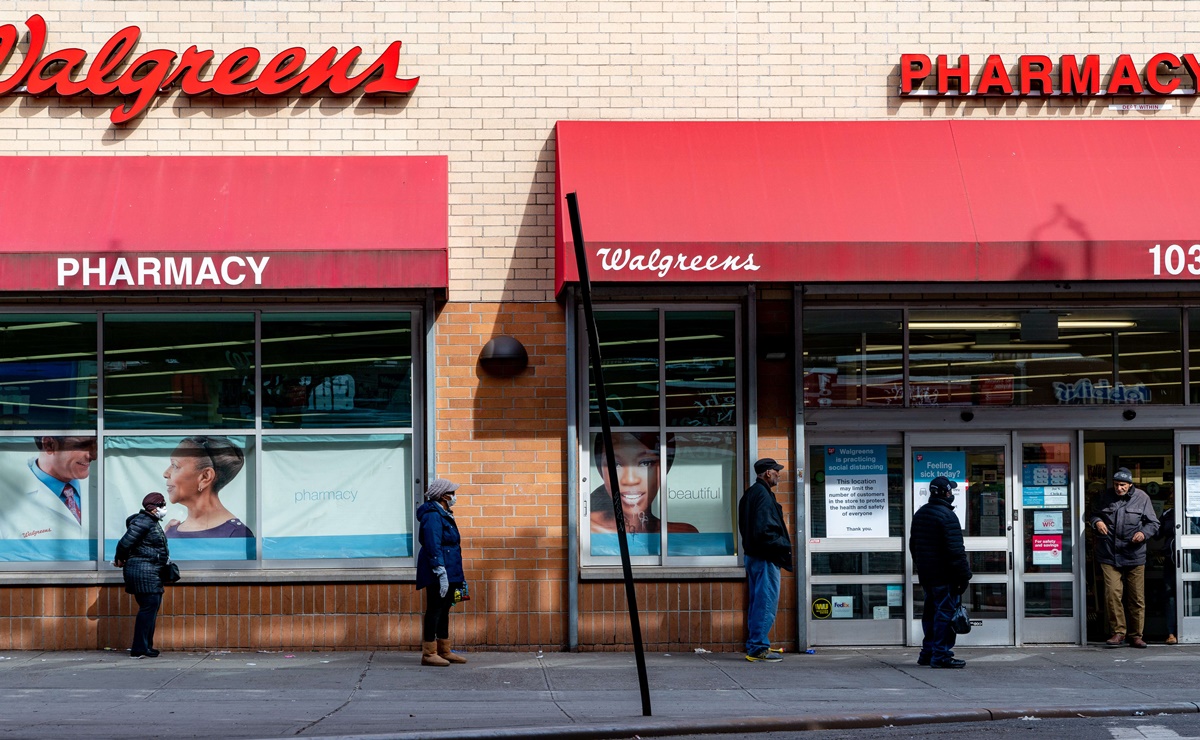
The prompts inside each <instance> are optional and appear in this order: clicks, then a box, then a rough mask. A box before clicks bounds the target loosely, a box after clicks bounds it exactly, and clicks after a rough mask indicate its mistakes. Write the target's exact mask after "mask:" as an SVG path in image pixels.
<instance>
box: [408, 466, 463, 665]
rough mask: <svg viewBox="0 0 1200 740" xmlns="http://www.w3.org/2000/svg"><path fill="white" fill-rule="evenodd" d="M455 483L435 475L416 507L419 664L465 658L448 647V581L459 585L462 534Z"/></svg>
mask: <svg viewBox="0 0 1200 740" xmlns="http://www.w3.org/2000/svg"><path fill="white" fill-rule="evenodd" d="M457 490H458V484H457V483H451V482H450V481H448V480H445V479H444V478H434V479H433V480H431V481H429V486H428V487H426V489H425V503H423V504H421V508H419V509H417V520H418V521H419V522H420V523H421V529H420V534H419V537H420V541H421V553H420V554H419V555H417V588H418V589H421V588H423V589H425V622H424V627H423V633H422V635H421V665H436V666H447V665H450V664H451V663H466V662H467V659H466V658H464V657H462V656H461V655H457V654H455V653H454V651H453V650H451V648H450V607H452V606H454V596H453V591H452V590H451V585H452V584H453V585H454V586H456V587H461V585H462V583H463V582H464V581H465V580H466V579H465V578H464V577H463V564H462V547H461V546H460V543H461V541H462V538H461V537H460V536H459V534H458V524H457V523H456V522H455V521H454V514H453V513H452V512H451V510H450V509H451V507H453V506H454V502H455V500H456V497H455V495H454V492H455V491H457Z"/></svg>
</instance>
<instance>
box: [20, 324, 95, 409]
mask: <svg viewBox="0 0 1200 740" xmlns="http://www.w3.org/2000/svg"><path fill="white" fill-rule="evenodd" d="M95 426H96V317H95V316H80V315H67V314H4V315H0V428H13V427H25V428H30V429H91V428H94V427H95Z"/></svg>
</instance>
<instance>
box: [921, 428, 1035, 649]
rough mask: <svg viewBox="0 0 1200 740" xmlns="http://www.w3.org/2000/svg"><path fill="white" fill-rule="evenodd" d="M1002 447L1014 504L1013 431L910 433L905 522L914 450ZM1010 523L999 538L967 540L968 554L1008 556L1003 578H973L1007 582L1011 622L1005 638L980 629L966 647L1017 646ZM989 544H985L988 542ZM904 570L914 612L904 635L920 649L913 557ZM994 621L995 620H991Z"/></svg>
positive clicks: (962, 641)
mask: <svg viewBox="0 0 1200 740" xmlns="http://www.w3.org/2000/svg"><path fill="white" fill-rule="evenodd" d="M997 446H1000V447H1003V448H1004V450H1005V455H1004V473H1003V475H1004V480H1005V488H1006V494H1007V496H1008V505H1011V504H1012V502H1013V498H1012V497H1013V496H1014V489H1013V467H1014V466H1013V435H1012V432H1007V433H1003V432H1001V433H994V432H991V433H989V432H958V433H955V434H946V433H944V432H941V433H939V432H910V433H907V434H905V435H904V483H905V487H906V490H905V496H904V521H905V523H906V524H909V523H911V522H912V516H913V513H914V511H913V496H912V490H913V465H912V459H913V457H912V456H913V450H914V449H922V450H924V449H937V448H939V447H997ZM1005 519H1006V520H1007V523H1006V529H1005V533H1004V534H1003V535H1000V536H998V537H964V542H965V544H966V548H967V552H997V551H1000V550H1005V551H1006V552H1007V553H1008V569H1007V572H1006V573H1005V574H1004V575H1003V576H999V575H992V574H976V576H975V577H974V578H973V579H972V582H973V583H1006V584H1007V585H1008V589H1007V591H1008V599H1007V610H1008V619H1007V623H1006V625H1005V627H1004V628H1003V629H1002V635H1003V637H1002V638H997V637H996V635H995V632H996V631H997V629H996V628H993V629H991V630H987V632H988V633H989V635H988V636H981V633H982V632H983V630H980V629H979V628H978V626H977V627H976V629H974V630H972V631H971V633H970V634H968V635H962V636H960V637H959V644H960V645H963V646H977V645H978V646H984V645H988V646H992V645H1005V646H1007V645H1014V644H1016V632H1015V628H1016V621H1017V620H1016V611H1015V604H1016V594H1015V591H1016V577H1015V574H1016V568H1015V561H1014V559H1013V557H1014V556H1013V522H1012V516H1011V515H1006V516H1005ZM985 541H986V542H985ZM904 562H905V568H904V591H905V600H906V602H907V603H910V604H913V610H912V611H910V612H909V613H908V614H907V615H906V616H907V619H908V624H907V625H906V629H905V634H906V635H907V636H908V645H909V646H913V647H915V646H917V645H920V644H921V637H922V630H921V620H920V618H919V617H917V616H914V615H915V613H916V602H915V601H914V600H913V595H914V594H913V592H914V589H913V586H914V585H916V584H915V578H916V575H915V573H914V572H913V564H912V558H911V557H906V558H905V560H904ZM988 621H993V620H988Z"/></svg>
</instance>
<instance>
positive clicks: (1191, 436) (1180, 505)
mask: <svg viewBox="0 0 1200 740" xmlns="http://www.w3.org/2000/svg"><path fill="white" fill-rule="evenodd" d="M1184 445H1200V431H1179V430H1176V431H1175V450H1174V454H1175V501H1174V506H1175V527H1176V529H1175V533H1176V536H1175V553H1174V557H1175V616H1176V620H1177V624H1178V625H1179V633H1178V634H1177V635H1176V637H1177V638H1178V639H1179V642H1181V643H1183V642H1190V643H1197V642H1200V616H1196V617H1189V616H1187V612H1186V610H1185V609H1184V602H1185V599H1184V596H1185V594H1184V586H1185V585H1186V584H1188V583H1191V584H1195V586H1196V587H1197V588H1200V572H1197V573H1194V574H1191V575H1193V577H1191V578H1188V577H1185V576H1184V562H1183V553H1184V552H1186V551H1188V550H1196V551H1198V552H1200V534H1187V533H1186V532H1187V530H1186V529H1184V526H1183V525H1184V523H1185V522H1187V520H1188V517H1187V515H1188V514H1189V513H1190V512H1188V510H1187V506H1186V504H1187V490H1186V486H1187V470H1186V467H1187V456H1186V455H1184V453H1183V447H1184ZM1196 513H1197V514H1200V512H1196ZM1181 514H1182V516H1181Z"/></svg>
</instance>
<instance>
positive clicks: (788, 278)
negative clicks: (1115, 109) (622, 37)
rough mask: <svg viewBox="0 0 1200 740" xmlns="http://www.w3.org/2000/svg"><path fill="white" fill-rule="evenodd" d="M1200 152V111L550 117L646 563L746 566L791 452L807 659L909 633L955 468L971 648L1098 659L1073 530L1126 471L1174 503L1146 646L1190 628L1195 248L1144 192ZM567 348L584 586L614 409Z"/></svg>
mask: <svg viewBox="0 0 1200 740" xmlns="http://www.w3.org/2000/svg"><path fill="white" fill-rule="evenodd" d="M1195 132H1196V127H1195V124H1194V123H1192V122H1185V121H1175V122H1166V121H1163V122H1158V121H1112V122H1104V121H1028V120H1026V121H957V120H956V121H922V122H795V123H783V122H762V123H734V122H729V123H719V122H696V123H652V122H645V123H610V122H564V123H560V124H559V127H558V134H559V150H558V151H559V161H558V165H559V186H558V187H559V191H560V194H566V193H570V192H574V193H576V194H577V197H578V199H579V202H580V209H581V216H582V224H583V230H584V234H585V239H586V246H587V255H588V259H589V271H590V273H591V275H592V278H593V280H594V281H595V282H596V283H597V295H598V296H601V297H604V298H605V299H606V300H607V303H606V304H605V305H602V306H601V309H600V311H599V313H598V323H599V324H600V328H601V336H602V341H603V342H604V345H605V350H604V351H605V361H606V363H608V364H609V365H611V367H612V370H611V372H612V375H611V377H608V378H607V380H608V382H609V384H610V387H615V389H614V390H610V392H609V401H610V406H611V408H610V413H611V414H612V418H613V419H614V420H615V421H614V424H616V425H617V428H618V430H619V431H618V437H620V436H621V433H623V434H624V435H625V437H626V438H627V441H628V444H627V445H626V446H627V447H628V448H629V449H630V450H632V449H634V447H635V445H634V444H633V443H634V442H635V441H636V442H638V443H639V444H640V445H641V447H642V448H645V450H643V451H642V455H643V457H645V456H649V457H650V458H651V459H652V461H653V462H655V463H657V464H656V465H654V466H653V467H652V471H653V475H654V476H657V479H656V480H655V481H654V485H655V486H656V488H655V490H657V491H665V492H666V493H665V495H662V494H661V493H660V494H659V495H658V496H657V497H656V498H654V499H653V500H654V503H653V504H652V509H651V511H650V513H649V516H652V517H653V523H657V524H658V526H656V527H653V528H652V530H651V531H650V532H649V533H647V534H635V535H634V540H635V543H636V541H637V540H638V538H639V537H640V538H642V539H646V540H647V544H644V545H643V546H642V547H641V548H640V550H636V552H637V553H638V554H640V555H641V557H640V558H635V560H634V562H635V563H638V564H640V565H641V566H642V568H643V569H644V571H645V572H647V573H650V572H652V571H653V570H654V569H659V570H661V571H662V572H664V573H672V572H678V571H679V570H681V569H687V568H700V567H706V568H709V569H711V570H710V575H712V576H714V577H719V576H720V575H721V573H722V570H721V568H722V567H724V566H726V565H728V564H730V563H736V553H737V552H740V547H739V545H738V543H737V542H736V540H737V535H736V532H737V528H736V521H735V519H734V517H735V514H736V501H737V498H738V496H739V495H740V492H741V490H742V489H743V488H744V487H745V486H746V484H747V483H748V479H749V478H750V475H749V474H748V472H747V469H746V467H747V466H746V464H745V461H747V460H752V459H755V458H756V457H758V456H766V455H770V456H773V457H776V458H778V459H781V460H782V459H784V458H785V456H786V458H787V462H788V469H787V471H786V472H785V476H789V477H790V478H791V479H792V481H791V482H792V483H793V485H794V487H795V488H794V490H795V491H796V495H795V498H794V499H791V497H789V496H788V495H787V494H786V492H785V493H784V495H783V496H782V498H783V501H784V504H785V506H789V504H790V512H789V513H790V516H791V517H792V521H793V523H794V531H795V533H796V536H795V539H796V542H797V544H798V547H797V553H798V555H797V560H798V562H797V575H796V577H795V582H794V588H795V590H794V592H793V593H792V594H791V598H792V599H794V612H793V613H794V615H795V620H796V628H797V632H798V635H799V642H800V643H801V644H802V645H828V644H909V645H912V644H919V641H920V613H919V607H920V604H921V602H922V593H921V589H920V586H919V585H918V584H917V583H916V578H915V574H914V572H913V570H912V563H911V560H910V559H909V557H908V555H907V532H908V522H909V521H910V519H911V516H912V513H913V512H914V511H915V510H916V509H917V508H919V507H920V506H921V504H922V503H924V501H925V500H926V498H927V496H928V493H927V490H926V487H927V484H928V481H929V480H931V479H932V478H934V477H936V476H938V475H947V476H948V477H952V478H953V479H954V480H956V481H958V483H959V487H960V490H961V491H962V495H960V496H959V497H958V498H959V502H958V505H957V511H958V514H959V517H960V521H961V524H962V526H963V530H964V534H965V536H966V543H967V549H968V551H969V554H970V558H971V562H972V566H973V569H974V572H975V574H976V577H975V579H974V581H973V582H972V585H971V589H970V590H969V592H968V594H967V595H966V599H967V602H968V605H969V607H970V608H971V610H972V615H973V617H974V618H975V619H976V622H977V626H976V629H975V630H974V631H972V633H971V634H970V636H969V638H965V639H964V642H969V643H970V644H980V645H1011V644H1034V643H1071V642H1075V643H1081V642H1086V641H1087V640H1089V639H1100V640H1103V639H1104V638H1105V637H1107V634H1105V626H1104V625H1105V621H1104V613H1103V610H1104V606H1103V595H1102V587H1103V584H1102V582H1101V581H1100V580H1098V577H1097V573H1098V564H1096V563H1095V562H1094V561H1093V559H1092V548H1091V542H1090V539H1089V538H1090V536H1091V535H1090V533H1088V532H1087V531H1086V529H1087V528H1086V527H1085V526H1084V512H1085V511H1086V510H1087V508H1088V506H1089V503H1090V501H1091V500H1092V498H1093V497H1094V496H1095V495H1096V494H1098V493H1099V492H1100V491H1102V490H1103V488H1104V487H1106V486H1107V485H1108V483H1107V480H1108V475H1109V474H1110V473H1111V472H1112V471H1114V470H1116V468H1117V467H1129V468H1130V469H1131V470H1134V471H1135V476H1136V478H1137V481H1138V485H1139V486H1140V487H1142V488H1143V489H1144V490H1147V492H1148V493H1150V495H1151V498H1152V500H1153V501H1154V502H1155V507H1156V509H1157V511H1158V513H1159V514H1160V515H1163V516H1165V515H1167V514H1169V513H1172V512H1174V511H1178V512H1180V513H1179V515H1177V516H1175V521H1176V522H1177V523H1178V530H1177V534H1178V535H1179V536H1178V537H1165V536H1164V537H1163V538H1161V539H1160V540H1156V541H1155V542H1153V543H1152V545H1151V557H1150V567H1149V568H1148V571H1150V574H1149V575H1148V593H1149V597H1148V598H1149V600H1150V602H1151V603H1150V606H1149V612H1148V613H1149V623H1148V624H1149V626H1148V628H1147V629H1148V632H1147V635H1148V636H1149V637H1151V638H1154V639H1159V640H1164V639H1165V638H1166V637H1167V635H1168V634H1178V635H1179V637H1180V639H1181V640H1185V641H1186V640H1197V639H1200V634H1198V630H1197V628H1196V624H1198V623H1200V601H1197V598H1196V595H1197V594H1200V583H1198V582H1197V580H1196V579H1197V578H1200V574H1197V573H1193V568H1192V565H1191V560H1192V554H1191V553H1192V550H1193V549H1194V548H1196V547H1197V546H1200V540H1198V539H1197V538H1196V536H1195V535H1193V532H1198V533H1200V508H1197V509H1192V508H1188V495H1189V491H1190V492H1191V495H1193V497H1194V496H1195V495H1196V494H1197V492H1198V491H1200V488H1197V486H1196V485H1195V482H1194V481H1192V480H1191V479H1190V478H1189V475H1190V473H1189V472H1188V471H1190V470H1191V467H1190V466H1191V463H1190V462H1189V460H1191V459H1192V458H1194V457H1195V455H1196V448H1195V442H1196V432H1197V430H1198V429H1200V417H1198V416H1197V415H1196V412H1194V411H1193V410H1192V408H1191V407H1192V406H1193V404H1196V403H1200V384H1198V383H1197V379H1196V378H1197V376H1196V375H1195V371H1194V370H1193V369H1192V362H1191V361H1190V357H1191V356H1192V354H1191V352H1192V350H1191V349H1190V348H1191V347H1194V346H1197V342H1198V341H1200V340H1198V338H1197V336H1196V335H1195V334H1194V330H1193V328H1192V327H1193V326H1194V323H1193V322H1194V320H1195V318H1196V315H1197V314H1196V310H1197V309H1196V306H1197V304H1198V303H1200V293H1196V292H1195V291H1194V289H1193V288H1191V287H1190V285H1191V284H1190V282H1189V280H1190V279H1191V278H1192V276H1193V275H1195V274H1200V256H1198V255H1200V245H1196V244H1195V242H1196V234H1197V233H1200V232H1197V230H1196V229H1197V228H1198V227H1197V225H1196V224H1195V223H1194V219H1190V217H1188V215H1187V213H1186V209H1167V210H1164V209H1163V208H1162V206H1161V204H1160V203H1159V200H1160V196H1159V190H1158V189H1157V188H1156V187H1154V183H1161V182H1170V183H1178V184H1179V187H1180V190H1181V191H1182V192H1188V193H1190V192H1191V191H1193V190H1195V189H1196V188H1195V187H1194V186H1192V185H1188V184H1186V181H1187V180H1188V179H1189V177H1188V172H1190V170H1191V168H1192V167H1193V166H1194V165H1195V164H1196V163H1197V161H1198V160H1200V148H1197V147H1195V146H1194V145H1193V144H1191V143H1190V142H1191V140H1192V138H1193V134H1194V133H1195ZM595 152H603V153H604V155H603V156H597V155H595V154H594V153H595ZM614 152H616V153H619V154H615V155H614ZM1148 173H1152V175H1151V174H1148ZM1144 213H1155V214H1157V215H1156V217H1155V218H1151V219H1144V218H1139V217H1138V216H1137V214H1144ZM1158 215H1161V218H1160V217H1158ZM563 226H564V224H563V221H562V219H560V229H559V233H560V241H561V244H560V251H559V257H560V265H561V267H560V270H559V277H560V280H561V281H562V285H563V286H564V288H563V289H564V294H565V295H567V296H568V297H570V296H571V295H572V288H571V282H572V281H573V280H575V279H576V275H575V272H574V263H573V261H572V259H571V255H573V249H574V247H573V244H572V242H571V233H570V231H569V230H567V229H565V228H563ZM656 347H657V349H658V351H657V352H656V351H655V348H656ZM578 354H579V355H580V356H581V357H580V363H581V364H580V372H579V377H580V378H581V382H580V384H579V385H578V388H577V390H576V394H575V402H576V404H577V405H578V409H579V410H578V417H577V418H578V419H579V424H578V430H579V432H578V444H577V449H578V450H579V454H580V460H581V462H580V464H579V475H580V479H579V483H578V486H577V497H578V498H577V500H578V506H577V509H576V517H577V521H578V522H579V528H580V540H581V543H582V544H581V551H582V556H581V571H582V573H583V576H582V577H583V579H584V580H585V581H586V580H587V579H588V578H589V573H588V571H589V568H594V569H596V571H597V573H604V572H605V570H606V569H607V568H611V567H612V564H613V563H614V562H615V559H614V558H613V557H612V555H613V553H612V552H611V549H606V547H607V546H606V545H605V543H606V541H607V540H606V538H607V537H609V535H607V534H606V532H607V531H608V530H607V529H606V528H605V521H607V519H605V518H603V517H597V515H596V513H595V512H596V509H597V506H598V505H600V504H604V503H605V501H604V500H603V499H602V498H597V497H595V496H594V495H593V493H592V488H593V487H594V484H593V483H592V482H591V481H595V480H599V478H598V477H597V476H598V472H597V471H598V468H597V463H596V460H597V457H598V451H597V450H596V448H595V444H594V442H593V439H594V437H595V436H596V435H597V432H598V409H597V408H596V407H595V402H594V398H593V396H592V394H591V393H590V392H589V389H588V385H587V382H588V381H587V378H588V376H587V374H586V369H585V368H586V365H584V364H583V362H584V361H585V360H586V357H585V356H586V347H585V346H584V345H580V348H579V350H578ZM781 399H782V400H781ZM722 411H724V412H726V416H725V417H722V416H721V412H722ZM781 425H786V426H787V427H788V428H787V430H786V432H785V433H786V435H787V437H789V438H790V439H789V440H788V443H787V445H786V448H785V449H782V450H781V449H779V442H778V436H779V433H780V426H781ZM628 452H629V451H628V450H626V453H628ZM634 484H635V482H634V481H633V480H632V479H631V480H630V481H629V482H628V485H630V486H631V487H632V486H634ZM625 485H626V483H624V482H623V483H622V486H623V489H622V490H624V486H625ZM697 492H700V493H701V494H702V496H701V497H699V498H698V497H697V495H696V494H697ZM637 514H638V512H637V511H628V510H627V511H626V515H627V518H628V517H629V516H630V515H633V516H634V517H636V516H637ZM1172 515H1173V514H1172ZM605 516H606V517H608V518H611V514H606V515H605ZM661 522H666V523H667V524H666V526H663V525H662V524H661ZM1176 563H1182V567H1176ZM727 575H728V577H729V578H734V577H736V573H735V572H733V571H730V572H728V573H727ZM1174 594H1180V595H1181V597H1180V598H1178V599H1176V598H1174ZM785 598H787V594H786V591H785ZM1180 625H1181V626H1180Z"/></svg>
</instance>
